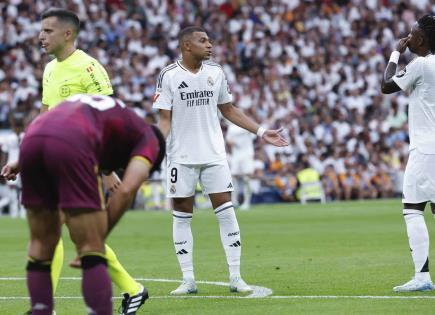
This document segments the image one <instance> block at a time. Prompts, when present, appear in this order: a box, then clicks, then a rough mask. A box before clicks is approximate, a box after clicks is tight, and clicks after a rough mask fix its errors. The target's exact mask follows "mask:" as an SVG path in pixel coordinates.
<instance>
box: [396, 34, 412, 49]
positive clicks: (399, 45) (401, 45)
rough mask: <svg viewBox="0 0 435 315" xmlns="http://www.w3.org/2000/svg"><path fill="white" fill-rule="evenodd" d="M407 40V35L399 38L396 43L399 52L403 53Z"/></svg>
mask: <svg viewBox="0 0 435 315" xmlns="http://www.w3.org/2000/svg"><path fill="white" fill-rule="evenodd" d="M408 42H409V36H407V37H404V38H401V39H400V40H399V42H398V43H397V45H396V50H397V51H398V52H400V53H403V52H404V51H405V50H406V47H408Z"/></svg>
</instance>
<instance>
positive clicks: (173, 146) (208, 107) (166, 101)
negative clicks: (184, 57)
mask: <svg viewBox="0 0 435 315" xmlns="http://www.w3.org/2000/svg"><path fill="white" fill-rule="evenodd" d="M230 102H232V95H231V92H230V90H229V87H228V83H227V80H226V78H225V74H224V72H223V70H222V68H221V66H219V65H218V64H216V63H214V62H211V61H204V62H203V63H202V66H201V68H200V70H199V71H198V72H197V73H192V72H191V71H189V70H187V69H185V68H184V67H183V66H182V65H181V61H177V62H175V63H173V64H171V65H169V66H167V67H166V68H164V69H163V70H162V71H161V73H160V76H159V78H158V80H157V89H156V94H155V96H154V103H153V108H157V109H164V110H170V111H172V118H171V129H170V132H169V136H168V139H167V158H168V159H167V161H168V163H167V165H168V169H167V180H166V183H167V195H168V197H170V198H174V197H178V198H180V197H190V196H193V195H194V193H195V188H196V184H197V182H198V181H199V182H200V184H201V186H202V188H203V191H204V193H207V194H210V193H218V192H225V191H233V185H232V182H231V173H230V170H229V166H228V162H227V161H226V152H225V143H224V138H223V134H222V129H221V126H220V121H219V116H218V106H219V105H220V104H226V103H230Z"/></svg>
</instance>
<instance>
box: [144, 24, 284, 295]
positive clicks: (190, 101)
mask: <svg viewBox="0 0 435 315" xmlns="http://www.w3.org/2000/svg"><path fill="white" fill-rule="evenodd" d="M179 47H180V49H181V54H182V60H179V61H177V62H175V63H173V64H171V65H169V66H167V67H166V68H164V69H163V70H162V71H161V73H160V76H159V77H158V80H157V91H156V95H155V97H154V104H153V107H154V108H158V109H159V112H160V121H159V127H160V129H161V130H162V132H163V134H164V136H165V137H168V155H167V159H168V163H167V164H168V165H167V194H168V197H169V198H171V199H172V205H173V240H174V245H175V253H176V255H177V258H178V262H179V264H180V267H181V271H182V273H183V281H182V283H181V285H180V286H179V287H178V288H177V289H175V290H174V291H172V292H171V294H173V295H181V294H188V293H196V292H197V287H196V284H195V277H194V271H193V261H192V249H193V238H192V232H191V227H190V224H191V221H192V213H193V202H194V194H195V187H196V184H197V182H198V180H199V182H200V184H201V185H202V188H203V191H204V192H205V193H206V194H208V195H209V197H210V200H211V203H212V206H213V208H214V212H215V214H216V217H217V220H218V222H219V227H220V236H221V241H222V245H223V247H224V250H225V254H226V257H227V262H228V266H229V273H230V290H231V291H233V292H250V291H251V290H252V289H251V288H250V287H249V286H248V285H247V284H246V283H245V282H244V281H243V280H242V278H241V276H240V254H241V242H240V230H239V225H238V223H237V219H236V216H235V213H234V207H233V204H232V202H231V191H233V184H232V181H231V174H230V170H229V166H228V162H227V160H226V153H225V145H224V139H223V135H222V130H221V127H220V122H219V113H222V115H223V116H224V117H225V118H227V119H228V120H229V121H231V122H232V123H234V124H236V125H238V126H240V127H242V128H244V129H246V130H249V131H250V132H251V133H253V134H257V135H258V136H259V137H261V138H263V139H264V140H265V141H266V142H269V143H272V144H274V145H277V146H285V145H287V141H286V140H285V139H284V138H283V137H282V136H281V135H280V133H279V131H278V130H266V129H265V128H264V127H260V126H259V125H258V124H257V123H255V122H254V121H252V120H251V119H250V118H248V117H247V116H245V115H244V114H243V112H242V111H241V110H239V109H238V108H236V107H235V106H233V105H232V103H231V102H232V95H231V92H230V90H229V87H228V84H227V81H226V78H225V75H224V72H223V70H222V68H221V67H220V66H219V65H218V64H216V63H214V62H211V61H209V60H208V59H209V58H210V56H211V53H212V44H211V42H210V40H209V38H208V36H207V33H206V32H205V31H204V30H203V29H202V28H200V27H187V28H185V29H183V30H182V31H181V32H180V34H179Z"/></svg>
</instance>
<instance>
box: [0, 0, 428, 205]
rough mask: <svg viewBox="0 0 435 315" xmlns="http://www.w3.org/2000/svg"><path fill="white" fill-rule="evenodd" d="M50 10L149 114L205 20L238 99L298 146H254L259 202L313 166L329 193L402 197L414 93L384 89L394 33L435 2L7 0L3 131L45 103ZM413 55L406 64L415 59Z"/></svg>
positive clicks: (0, 93)
mask: <svg viewBox="0 0 435 315" xmlns="http://www.w3.org/2000/svg"><path fill="white" fill-rule="evenodd" d="M51 6H56V7H63V8H67V9H70V10H72V11H74V12H77V13H78V15H79V17H80V19H81V21H82V31H81V33H80V35H79V40H78V47H79V48H81V49H83V50H84V51H87V52H88V53H90V55H93V56H95V57H96V58H97V59H98V60H99V61H100V62H101V63H102V64H103V65H104V67H105V68H106V69H107V70H108V72H109V76H110V78H111V81H112V84H113V87H114V90H115V95H116V96H117V97H119V98H121V99H122V100H124V101H125V102H126V103H127V105H128V106H131V107H133V108H134V109H135V110H136V111H137V113H138V114H139V115H143V116H144V117H146V119H148V120H149V121H151V122H152V121H155V120H156V113H155V112H153V110H152V97H153V94H154V92H155V81H156V79H157V76H158V74H159V72H160V70H161V69H162V68H163V67H164V66H166V65H167V64H169V63H170V62H172V60H174V59H176V58H178V57H179V51H178V48H177V34H178V32H179V30H180V29H182V28H183V27H185V26H188V25H198V26H203V27H204V28H205V29H206V30H207V31H208V32H209V34H210V36H211V37H212V38H213V40H214V43H213V45H214V56H213V59H214V60H215V61H216V62H218V63H219V64H221V65H222V66H223V69H224V71H225V73H226V76H227V78H228V81H229V84H230V86H231V90H232V93H233V95H234V98H235V104H236V105H237V106H239V107H240V108H242V109H243V110H244V111H246V113H247V114H249V116H251V117H254V118H255V119H256V120H257V121H259V122H261V123H262V124H263V125H264V126H267V127H270V128H278V127H281V126H282V127H284V130H283V132H284V134H285V136H286V137H287V138H288V139H289V140H290V143H291V145H290V146H289V147H286V148H275V147H272V146H267V145H264V143H256V144H255V173H254V181H253V183H252V187H253V189H254V193H255V195H254V197H255V196H257V201H273V200H276V199H281V200H288V201H291V200H294V198H295V195H296V194H295V192H296V190H297V182H298V179H297V173H298V171H300V170H301V169H302V168H304V167H306V165H307V162H308V164H309V165H310V166H311V167H312V168H314V169H315V170H316V171H317V172H318V173H319V175H320V178H321V181H322V184H323V188H324V191H325V194H326V198H327V199H328V200H338V199H351V198H379V197H392V196H395V195H400V194H401V186H402V178H403V172H404V166H405V165H406V159H407V154H408V142H407V140H408V130H407V122H406V121H407V115H406V107H407V103H408V99H407V97H406V95H404V94H398V95H396V96H395V95H392V96H391V95H382V94H381V92H380V88H379V87H380V82H381V76H382V72H383V69H384V68H385V64H386V62H387V60H388V57H389V56H390V53H391V51H392V50H393V47H394V45H395V39H396V38H400V37H405V36H406V35H407V34H408V32H409V29H410V26H411V25H412V24H413V23H414V22H415V21H416V19H417V18H418V17H419V16H420V15H422V14H423V13H428V12H435V5H433V4H431V1H429V0H409V1H398V0H368V1H361V0H353V1H346V0H340V1H339V0H337V1H332V0H323V1H302V0H233V1H224V0H192V1H183V0H124V1H121V0H106V1H103V0H88V1H84V0H73V1H32V0H10V1H9V2H1V3H0V56H1V58H0V128H16V126H17V125H20V124H27V123H28V122H29V121H30V120H31V119H32V118H33V117H35V116H36V115H37V113H38V111H39V107H40V106H41V93H40V92H41V79H42V71H43V67H44V65H45V64H46V63H47V62H48V61H49V57H48V56H46V55H44V54H43V52H42V50H41V47H40V44H39V40H38V33H39V30H40V20H39V15H40V13H41V12H43V11H44V10H46V9H47V8H49V7H51ZM405 56H406V58H403V59H404V60H400V62H401V66H403V65H404V64H406V63H407V62H409V60H410V59H411V58H412V55H411V54H409V52H408V53H407V54H406V55H405ZM228 149H229V152H231V147H229V148H228ZM3 150H5V151H7V145H3ZM230 157H231V154H230ZM265 196H269V197H265Z"/></svg>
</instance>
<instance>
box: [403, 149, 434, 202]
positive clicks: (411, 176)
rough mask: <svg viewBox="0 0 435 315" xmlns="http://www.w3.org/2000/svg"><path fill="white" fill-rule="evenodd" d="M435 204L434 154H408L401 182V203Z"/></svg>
mask: <svg viewBox="0 0 435 315" xmlns="http://www.w3.org/2000/svg"><path fill="white" fill-rule="evenodd" d="M425 201H432V202H434V203H435V154H423V153H420V152H419V151H418V150H417V149H414V150H412V151H411V152H409V158H408V164H407V165H406V169H405V176H404V180H403V199H402V203H421V202H425Z"/></svg>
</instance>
